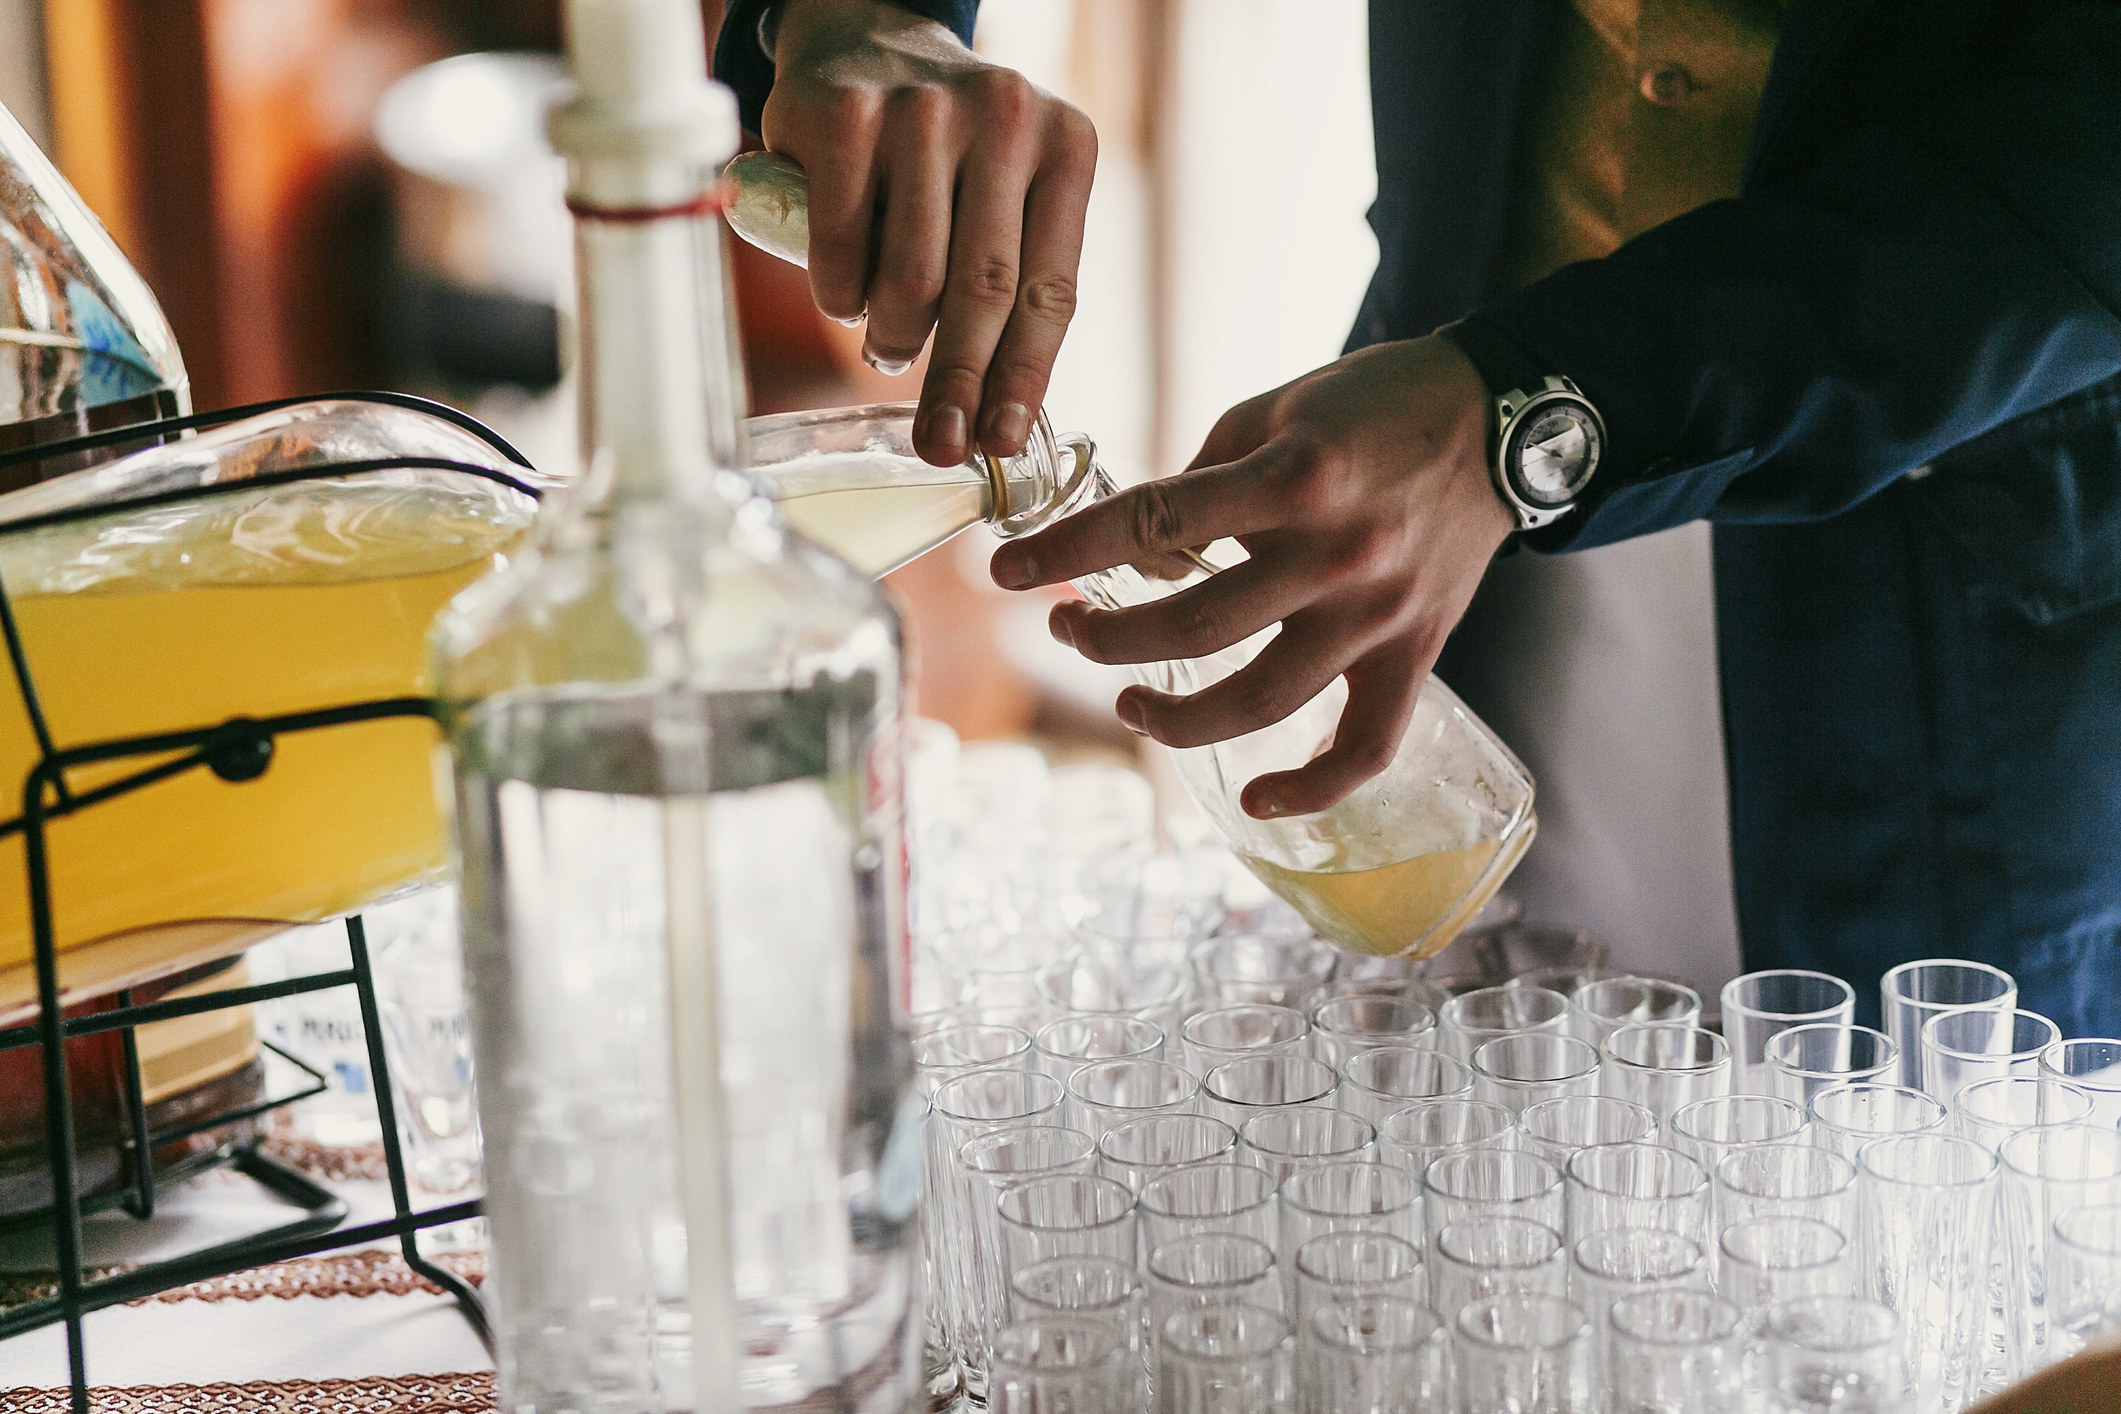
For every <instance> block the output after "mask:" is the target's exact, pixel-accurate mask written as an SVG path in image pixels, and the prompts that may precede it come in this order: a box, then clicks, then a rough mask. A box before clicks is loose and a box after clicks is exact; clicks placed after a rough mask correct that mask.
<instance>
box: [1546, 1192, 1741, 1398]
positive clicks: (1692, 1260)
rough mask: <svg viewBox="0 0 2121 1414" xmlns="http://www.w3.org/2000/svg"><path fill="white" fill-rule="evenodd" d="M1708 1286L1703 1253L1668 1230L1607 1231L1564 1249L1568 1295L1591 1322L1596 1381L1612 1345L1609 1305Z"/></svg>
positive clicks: (1678, 1234) (1603, 1367)
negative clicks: (1627, 1299)
mask: <svg viewBox="0 0 2121 1414" xmlns="http://www.w3.org/2000/svg"><path fill="white" fill-rule="evenodd" d="M1708 1286H1709V1273H1708V1266H1707V1254H1706V1253H1705V1252H1704V1251H1703V1250H1702V1247H1701V1244H1700V1243H1699V1242H1696V1241H1695V1240H1694V1239H1693V1238H1691V1237H1686V1236H1683V1235H1681V1234H1680V1233H1676V1232H1673V1231H1672V1230H1671V1229H1670V1228H1663V1227H1609V1228H1606V1229H1604V1230H1602V1231H1599V1232H1593V1233H1589V1234H1587V1235H1585V1236H1583V1237H1579V1238H1577V1239H1576V1240H1575V1241H1574V1242H1573V1243H1571V1244H1570V1246H1569V1290H1570V1294H1571V1295H1572V1296H1573V1297H1574V1298H1575V1301H1576V1304H1577V1305H1579V1306H1581V1307H1582V1308H1583V1313H1584V1314H1585V1315H1586V1316H1588V1317H1590V1319H1591V1336H1592V1339H1591V1345H1592V1355H1591V1360H1592V1365H1593V1368H1594V1370H1595V1371H1596V1372H1597V1373H1598V1374H1599V1375H1600V1376H1603V1375H1604V1374H1605V1373H1606V1364H1607V1362H1606V1356H1607V1354H1608V1352H1609V1350H1610V1347H1611V1344H1612V1341H1611V1336H1612V1321H1611V1313H1612V1310H1613V1303H1614V1302H1616V1301H1618V1300H1620V1299H1621V1298H1622V1297H1626V1296H1639V1295H1642V1294H1643V1293H1645V1292H1651V1291H1667V1290H1677V1289H1680V1288H1695V1289H1699V1290H1704V1291H1705V1290H1707V1289H1708ZM1603 1384H1604V1380H1603V1379H1602V1378H1601V1379H1600V1385H1601V1386H1603Z"/></svg>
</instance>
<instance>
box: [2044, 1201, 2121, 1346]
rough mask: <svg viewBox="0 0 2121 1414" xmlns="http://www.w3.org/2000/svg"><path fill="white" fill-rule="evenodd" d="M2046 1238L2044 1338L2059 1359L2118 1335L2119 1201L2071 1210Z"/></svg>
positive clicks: (2120, 1317)
mask: <svg viewBox="0 0 2121 1414" xmlns="http://www.w3.org/2000/svg"><path fill="white" fill-rule="evenodd" d="M2052 1236H2053V1239H2054V1240H2053V1242H2052V1244H2051V1245H2050V1247H2049V1252H2050V1255H2051V1257H2052V1267H2051V1269H2050V1271H2049V1274H2048V1279H2049V1281H2050V1282H2051V1283H2052V1286H2051V1289H2050V1294H2049V1297H2048V1299H2049V1301H2050V1303H2051V1304H2052V1305H2053V1307H2054V1315H2053V1317H2052V1319H2051V1325H2050V1330H2049V1336H2048V1338H2049V1340H2050V1341H2051V1342H2052V1344H2053V1346H2054V1350H2055V1354H2056V1356H2057V1358H2060V1357H2063V1356H2067V1355H2073V1354H2075V1353H2076V1352H2077V1351H2079V1350H2082V1349H2084V1348H2085V1346H2087V1345H2091V1344H2105V1343H2108V1342H2110V1341H2112V1340H2113V1338H2114V1337H2116V1336H2121V1203H2098V1204H2094V1205H2092V1206H2090V1207H2085V1208H2073V1209H2071V1210H2070V1211H2069V1212H2066V1213H2063V1214H2062V1215H2060V1216H2059V1217H2057V1218H2056V1219H2055V1223H2054V1231H2053V1234H2052Z"/></svg>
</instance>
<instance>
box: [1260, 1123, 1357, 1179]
mask: <svg viewBox="0 0 2121 1414" xmlns="http://www.w3.org/2000/svg"><path fill="white" fill-rule="evenodd" d="M1376 1140H1377V1131H1376V1130H1374V1129H1372V1128H1371V1127H1370V1122H1369V1121H1368V1120H1366V1119H1363V1118H1362V1117H1361V1116H1359V1115H1351V1114H1349V1113H1348V1112H1347V1111H1346V1110H1330V1109H1319V1108H1311V1107H1305V1108H1300V1109H1290V1110H1268V1111H1267V1112H1266V1113H1264V1114H1256V1115H1254V1116H1252V1118H1250V1119H1248V1120H1246V1121H1245V1127H1244V1128H1243V1129H1242V1130H1240V1131H1239V1132H1238V1149H1237V1157H1238V1158H1239V1159H1240V1160H1242V1161H1243V1162H1245V1163H1251V1164H1258V1165H1259V1166H1260V1167H1261V1168H1263V1169H1265V1170H1266V1171H1267V1172H1268V1173H1271V1174H1273V1175H1274V1181H1275V1182H1276V1183H1280V1182H1282V1181H1283V1180H1285V1179H1287V1178H1288V1176H1289V1172H1290V1170H1291V1169H1293V1168H1295V1167H1296V1166H1297V1165H1299V1164H1307V1163H1318V1162H1322V1161H1324V1160H1328V1159H1362V1158H1368V1157H1369V1156H1370V1152H1371V1148H1372V1146H1373V1145H1374V1144H1375V1143H1376Z"/></svg>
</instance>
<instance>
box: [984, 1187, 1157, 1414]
mask: <svg viewBox="0 0 2121 1414" xmlns="http://www.w3.org/2000/svg"><path fill="white" fill-rule="evenodd" d="M995 1207H996V1210H997V1212H998V1213H999V1215H1000V1218H1001V1239H1002V1241H1001V1259H1002V1265H1001V1271H1002V1273H1003V1280H1004V1283H1005V1284H1004V1285H1003V1286H1002V1287H1001V1291H1002V1292H1003V1293H1007V1292H1009V1291H1011V1290H1013V1289H1014V1285H1015V1280H1016V1277H1017V1275H1018V1274H1019V1273H1021V1272H1024V1271H1026V1270H1027V1269H1029V1268H1031V1267H1034V1266H1037V1265H1038V1264H1040V1263H1042V1262H1050V1261H1052V1260H1054V1259H1055V1258H1059V1257H1101V1258H1105V1259H1107V1260H1109V1261H1113V1262H1125V1263H1132V1262H1134V1261H1135V1260H1136V1253H1135V1245H1134V1241H1135V1233H1134V1195H1133V1194H1131V1193H1129V1192H1128V1191H1127V1188H1126V1185H1125V1184H1122V1183H1116V1182H1114V1181H1113V1180H1111V1179H1109V1178H1103V1177H1100V1176H1098V1175H1096V1174H1056V1175H1052V1176H1049V1177H1045V1178H1034V1179H1029V1180H1027V1181H1025V1182H1023V1183H1019V1184H1016V1185H1015V1186H1013V1187H1009V1188H1004V1189H1002V1190H1001V1193H1000V1195H999V1196H998V1198H997V1199H996V1202H995ZM987 1299H989V1298H988V1296H987V1294H986V1293H984V1292H982V1293H981V1294H979V1295H978V1296H975V1297H974V1298H973V1300H974V1302H975V1303H981V1302H984V1301H986V1300H987ZM1004 1299H1005V1300H1006V1295H1005V1296H1004ZM994 1329H995V1327H991V1326H990V1327H987V1328H984V1329H982V1328H979V1326H978V1325H977V1324H976V1323H975V1322H969V1321H968V1323H967V1325H966V1326H965V1327H962V1328H961V1329H960V1332H959V1334H960V1344H959V1346H958V1373H959V1375H960V1377H961V1379H962V1382H963V1385H964V1389H965V1392H966V1394H967V1395H968V1396H970V1397H971V1399H972V1400H973V1402H974V1403H984V1402H985V1401H986V1395H987V1362H988V1354H989V1351H988V1342H989V1341H990V1340H991V1339H992V1337H993V1331H994Z"/></svg>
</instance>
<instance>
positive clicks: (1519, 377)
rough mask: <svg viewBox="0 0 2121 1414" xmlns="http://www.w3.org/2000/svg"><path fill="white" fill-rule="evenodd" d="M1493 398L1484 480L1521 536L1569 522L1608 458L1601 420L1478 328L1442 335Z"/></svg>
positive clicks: (1565, 385)
mask: <svg viewBox="0 0 2121 1414" xmlns="http://www.w3.org/2000/svg"><path fill="white" fill-rule="evenodd" d="M1445 332H1447V333H1448V334H1449V335H1450V337H1451V339H1452V341H1453V342H1454V343H1456V344H1457V345H1458V346H1459V348H1460V349H1462V350H1464V352H1465V355H1466V357H1467V358H1469V359H1470V360H1472V363H1473V366H1474V367H1475V368H1477V369H1478V370H1479V371H1480V376H1481V378H1482V379H1483V380H1484V381H1485V382H1486V383H1487V385H1488V387H1489V388H1490V389H1495V388H1507V389H1508V390H1509V391H1508V392H1505V393H1498V394H1496V395H1495V421H1494V434H1493V440H1492V441H1491V442H1490V443H1489V446H1488V476H1489V478H1490V479H1491V480H1493V481H1494V483H1495V494H1496V495H1498V496H1500V497H1502V501H1503V504H1504V505H1506V506H1508V507H1509V508H1510V513H1511V514H1512V515H1514V516H1516V518H1517V528H1518V529H1519V530H1537V529H1538V528H1539V527H1540V526H1542V525H1548V524H1551V523H1552V522H1554V521H1556V520H1559V519H1560V518H1561V517H1562V516H1565V515H1567V514H1568V513H1569V512H1570V511H1571V510H1573V509H1574V508H1575V506H1576V502H1577V500H1578V499H1579V498H1580V497H1581V496H1582V495H1583V492H1584V488H1585V487H1587V486H1589V485H1590V483H1591V477H1592V476H1593V475H1594V474H1595V473H1596V472H1597V470H1598V463H1599V461H1600V460H1601V459H1602V458H1603V457H1604V455H1605V445H1606V438H1605V419H1604V418H1602V417H1600V416H1599V415H1598V409H1597V408H1595V407H1593V406H1592V405H1591V400H1590V399H1589V398H1586V397H1585V396H1584V395H1583V390H1582V389H1580V388H1578V387H1577V386H1576V385H1575V384H1574V383H1571V382H1570V381H1569V380H1568V379H1566V378H1564V377H1562V376H1561V375H1559V374H1556V373H1535V372H1533V370H1534V369H1536V368H1537V367H1538V364H1537V362H1536V360H1534V359H1533V358H1532V356H1531V354H1530V353H1529V352H1528V351H1527V350H1525V349H1524V348H1523V347H1522V346H1521V345H1519V344H1518V343H1517V342H1516V341H1515V340H1513V339H1510V338H1508V337H1507V336H1505V335H1503V334H1502V333H1500V331H1498V330H1495V329H1492V328H1490V327H1488V326H1486V325H1484V324H1481V323H1479V322H1478V321H1473V320H1468V321H1462V322H1460V323H1458V324H1454V325H1452V326H1450V328H1449V329H1448V330H1446V331H1445Z"/></svg>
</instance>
